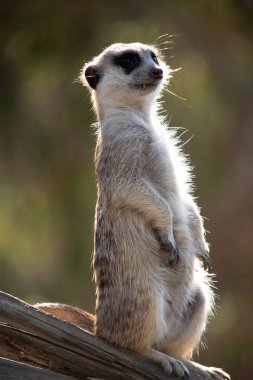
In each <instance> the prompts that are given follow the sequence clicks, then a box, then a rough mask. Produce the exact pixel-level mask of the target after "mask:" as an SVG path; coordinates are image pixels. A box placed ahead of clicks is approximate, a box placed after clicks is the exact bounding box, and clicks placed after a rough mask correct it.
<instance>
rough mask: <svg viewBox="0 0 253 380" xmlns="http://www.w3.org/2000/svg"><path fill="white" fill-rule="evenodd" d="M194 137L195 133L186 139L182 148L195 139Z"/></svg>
mask: <svg viewBox="0 0 253 380" xmlns="http://www.w3.org/2000/svg"><path fill="white" fill-rule="evenodd" d="M193 137H194V134H193V135H191V137H190V138H189V139H188V140H186V141H185V142H184V143H183V144H182V145H180V148H183V147H184V146H185V145H186V144H188V142H190V141H191V140H192V139H193Z"/></svg>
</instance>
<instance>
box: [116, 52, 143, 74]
mask: <svg viewBox="0 0 253 380" xmlns="http://www.w3.org/2000/svg"><path fill="white" fill-rule="evenodd" d="M113 60H114V64H115V65H117V66H121V67H122V68H123V69H124V71H125V73H126V74H130V73H131V72H132V71H133V70H134V69H135V68H136V67H138V66H139V65H140V63H141V58H140V56H139V54H138V53H137V52H136V51H132V50H129V51H125V52H124V53H121V54H119V55H115V56H114V59H113Z"/></svg>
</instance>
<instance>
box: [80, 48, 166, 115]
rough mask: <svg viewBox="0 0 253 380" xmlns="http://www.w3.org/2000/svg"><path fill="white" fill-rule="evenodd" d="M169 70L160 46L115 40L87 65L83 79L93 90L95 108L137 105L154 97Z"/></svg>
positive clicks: (157, 93) (164, 81)
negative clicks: (122, 42)
mask: <svg viewBox="0 0 253 380" xmlns="http://www.w3.org/2000/svg"><path fill="white" fill-rule="evenodd" d="M169 72H170V70H169V68H168V67H167V66H166V64H165V63H164V61H163V59H162V56H161V54H160V53H159V51H158V49H157V48H156V47H154V46H150V45H144V44H141V43H130V44H113V45H111V46H109V47H108V48H107V49H105V50H104V51H103V52H102V53H101V54H100V55H99V56H97V57H95V58H94V59H93V60H92V61H91V62H89V63H87V64H86V65H85V66H84V68H83V70H82V74H81V81H82V82H83V84H84V85H85V86H87V87H88V88H89V89H90V90H91V92H92V97H93V102H94V105H95V108H97V109H100V108H101V107H102V108H103V106H107V107H108V106H115V107H118V108H119V107H133V106H135V105H137V106H138V105H139V104H140V103H145V102H147V101H148V100H149V101H151V102H152V101H154V99H155V98H156V97H157V96H158V95H159V93H160V91H161V89H162V87H163V86H164V84H165V83H166V82H167V80H168V79H169Z"/></svg>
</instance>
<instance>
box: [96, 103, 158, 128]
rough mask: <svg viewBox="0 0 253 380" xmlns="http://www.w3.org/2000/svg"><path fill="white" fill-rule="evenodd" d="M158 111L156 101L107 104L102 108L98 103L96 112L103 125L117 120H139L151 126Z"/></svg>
mask: <svg viewBox="0 0 253 380" xmlns="http://www.w3.org/2000/svg"><path fill="white" fill-rule="evenodd" d="M155 110H156V106H155V102H154V101H143V102H140V101H139V102H136V103H135V104H120V102H118V104H105V105H103V106H101V103H99V102H97V103H96V111H97V116H98V120H99V124H100V125H102V124H104V123H107V122H108V121H110V120H112V118H113V119H115V120H126V121H127V120H131V119H133V118H134V119H135V120H136V118H139V119H142V120H143V121H144V122H145V124H150V123H151V121H152V119H153V116H154V114H155V113H156V112H155Z"/></svg>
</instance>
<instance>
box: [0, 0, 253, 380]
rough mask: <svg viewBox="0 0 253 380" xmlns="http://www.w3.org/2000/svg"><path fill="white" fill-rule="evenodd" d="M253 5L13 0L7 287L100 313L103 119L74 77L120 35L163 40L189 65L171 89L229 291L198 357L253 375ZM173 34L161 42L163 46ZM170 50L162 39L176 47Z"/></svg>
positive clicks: (172, 113) (6, 29)
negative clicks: (98, 209) (95, 271)
mask: <svg viewBox="0 0 253 380" xmlns="http://www.w3.org/2000/svg"><path fill="white" fill-rule="evenodd" d="M252 11H253V8H252V2H251V1H250V0H243V1H229V0H221V1H212V0H206V1H199V0H193V1H189V0H182V1H180V2H179V1H178V2H176V1H166V0H161V1H157V2H153V1H150V0H149V1H148V0H147V1H145V0H139V1H133V0H131V1H125V2H119V1H116V0H111V1H105V0H104V1H98V2H91V1H85V0H82V1H81V0H75V1H68V0H62V1H60V0H55V1H54V2H50V1H44V0H43V1H42V0H35V1H28V0H22V1H12V0H10V1H2V2H1V4H0V21H1V23H0V45H1V60H0V83H1V85H0V128H1V139H0V178H1V181H0V287H1V289H2V290H4V291H6V292H9V293H12V294H14V295H16V296H18V297H21V298H24V299H26V300H28V301H30V302H35V301H45V300H47V301H61V302H65V303H70V304H74V305H79V306H81V307H83V308H86V309H88V310H90V311H93V307H94V287H93V284H92V271H91V269H90V261H91V260H90V258H91V253H92V249H93V248H92V247H93V218H94V207H95V201H96V185H95V176H94V169H93V152H94V145H95V137H94V135H93V130H92V129H91V128H90V124H91V123H92V122H93V121H94V116H93V115H92V112H91V104H90V102H89V99H88V94H87V93H86V92H85V90H84V89H83V88H82V87H81V85H80V84H78V83H76V82H75V78H77V77H78V74H79V71H80V69H81V67H82V65H83V63H84V62H85V61H87V60H90V59H91V57H92V56H93V55H96V54H97V53H98V52H100V51H101V50H102V48H104V47H105V46H107V45H109V44H110V43H112V42H132V41H137V40H138V41H141V42H144V43H153V42H154V41H155V40H156V39H157V37H159V36H160V35H163V34H165V33H168V34H172V35H174V37H171V40H172V42H173V44H172V45H169V46H171V47H172V48H173V49H172V50H167V51H166V50H165V51H164V53H165V54H166V56H167V59H168V63H169V64H170V65H171V67H172V68H177V67H182V70H181V71H179V72H177V73H175V75H174V78H173V79H172V81H171V85H170V86H171V87H170V89H171V91H173V92H175V93H176V94H178V95H180V96H181V97H183V98H186V99H187V100H186V101H182V100H180V99H178V98H176V97H173V96H172V95H170V94H168V93H165V95H164V98H163V99H164V104H163V105H164V108H165V109H166V112H167V114H168V120H170V125H172V126H177V127H183V128H187V130H188V132H187V133H186V134H185V135H184V136H183V140H184V141H187V140H188V139H189V138H190V137H191V136H192V135H194V138H193V139H192V140H191V141H190V142H189V143H188V144H186V146H185V150H186V152H187V153H189V154H190V156H191V162H192V164H193V165H194V167H195V174H196V185H197V190H196V194H197V195H198V196H199V201H198V202H199V204H200V205H201V206H202V211H203V215H205V216H207V217H208V218H209V219H208V220H206V227H207V230H210V231H211V234H210V236H208V240H209V241H210V243H211V248H212V261H213V266H214V271H215V272H216V273H217V281H218V288H219V295H220V299H218V300H217V304H218V306H219V308H218V309H217V314H218V316H217V318H216V319H214V320H212V322H210V326H209V332H208V334H207V343H208V347H209V349H208V350H206V351H204V352H203V351H201V353H200V360H201V361H202V362H205V363H206V364H209V365H216V366H224V367H225V368H226V369H227V370H228V371H230V372H231V373H232V374H233V375H234V378H237V379H240V380H243V379H247V380H248V379H250V378H253V363H252V358H251V355H250V352H251V345H252V337H253V336H252V335H253V329H252V325H251V323H252V320H253V307H252V306H253V302H252V267H253V256H252V251H253V236H252V235H253V218H252V214H253V197H252V192H253V175H252V174H253V173H252V167H253V97H252V88H253V77H252V67H253V54H252V25H253V24H252V19H253V17H252V16H253V12H252ZM159 41H160V42H162V41H163V39H160V40H159V39H158V42H159ZM165 46H166V45H162V44H161V47H165Z"/></svg>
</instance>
